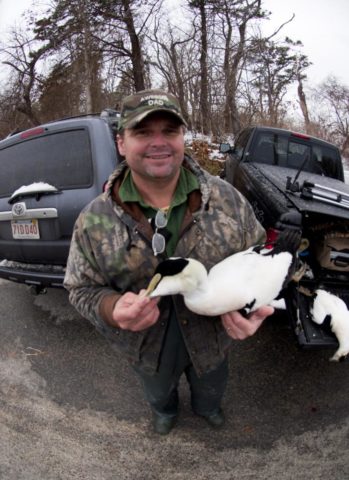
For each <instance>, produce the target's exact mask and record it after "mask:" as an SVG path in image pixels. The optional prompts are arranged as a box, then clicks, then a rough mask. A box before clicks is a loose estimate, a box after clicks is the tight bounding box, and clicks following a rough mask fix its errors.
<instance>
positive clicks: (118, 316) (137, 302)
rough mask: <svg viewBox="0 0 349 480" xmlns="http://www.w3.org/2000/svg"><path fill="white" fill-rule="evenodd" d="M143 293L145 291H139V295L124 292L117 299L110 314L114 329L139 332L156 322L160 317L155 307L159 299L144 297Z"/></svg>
mask: <svg viewBox="0 0 349 480" xmlns="http://www.w3.org/2000/svg"><path fill="white" fill-rule="evenodd" d="M144 293H145V290H141V291H140V292H139V294H136V293H133V292H126V293H125V294H124V295H122V296H121V297H120V298H119V300H118V301H117V302H116V304H115V306H114V309H113V314H112V322H113V324H114V326H115V327H119V328H121V329H122V330H131V331H132V332H139V331H141V330H145V329H146V328H148V327H151V326H152V325H154V323H156V322H157V320H158V318H159V315H160V311H159V308H158V306H157V303H158V300H159V299H156V298H149V297H146V296H145V295H144Z"/></svg>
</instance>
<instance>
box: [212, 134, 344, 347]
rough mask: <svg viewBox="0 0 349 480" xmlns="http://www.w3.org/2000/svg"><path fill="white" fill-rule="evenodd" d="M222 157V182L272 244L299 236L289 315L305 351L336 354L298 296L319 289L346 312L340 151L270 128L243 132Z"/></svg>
mask: <svg viewBox="0 0 349 480" xmlns="http://www.w3.org/2000/svg"><path fill="white" fill-rule="evenodd" d="M221 152H223V153H227V158H226V163H225V178H226V180H227V181H228V182H230V183H232V184H233V185H234V186H235V187H236V188H237V189H238V190H239V191H240V192H241V193H243V195H244V196H245V197H246V198H247V199H248V200H249V202H250V203H251V205H252V207H253V209H254V211H255V213H256V215H257V217H258V219H259V220H260V222H261V223H262V225H263V226H264V227H265V229H266V231H267V235H268V237H269V240H273V238H275V236H276V235H277V234H278V232H279V231H280V230H282V229H284V228H301V229H302V233H303V235H302V236H303V243H304V244H305V247H306V248H305V249H304V251H303V252H302V254H301V259H302V260H303V262H304V263H305V265H306V272H305V274H304V276H303V278H302V280H301V281H300V285H299V286H300V287H302V288H300V289H299V288H296V287H295V286H294V285H293V286H290V287H289V288H288V289H287V291H286V292H285V300H286V306H287V312H288V315H289V316H290V319H291V321H292V323H293V325H294V327H295V331H296V334H297V336H298V340H299V342H300V344H301V345H303V346H326V345H327V346H334V345H335V344H336V343H337V342H336V339H335V338H334V336H333V335H332V333H331V332H330V330H325V329H324V328H321V327H319V326H318V325H316V324H314V322H313V321H312V320H311V315H310V299H309V297H307V296H306V295H304V294H303V293H301V291H302V290H303V291H307V290H308V291H313V290H314V289H315V288H320V287H321V288H323V289H325V290H328V291H330V292H331V293H334V294H336V295H337V296H339V297H340V298H342V299H343V300H344V301H345V303H346V304H347V305H349V185H347V184H346V183H344V171H343V164H342V161H341V156H340V152H339V150H338V148H337V147H336V146H335V145H333V144H331V143H328V142H325V141H323V140H319V139H317V138H314V137H310V136H308V135H304V134H300V133H293V132H290V131H287V130H283V129H277V128H269V127H261V126H257V127H251V128H247V129H245V130H243V131H242V132H241V133H240V134H239V135H238V137H237V139H236V142H235V144H234V146H233V147H231V146H230V145H229V144H222V145H221Z"/></svg>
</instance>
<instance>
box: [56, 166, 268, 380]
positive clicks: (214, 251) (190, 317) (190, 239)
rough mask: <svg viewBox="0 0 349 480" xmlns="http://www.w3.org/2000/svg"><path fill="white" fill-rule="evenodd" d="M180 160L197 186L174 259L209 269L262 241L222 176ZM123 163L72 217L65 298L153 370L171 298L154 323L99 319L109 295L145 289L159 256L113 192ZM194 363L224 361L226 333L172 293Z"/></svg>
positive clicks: (134, 207) (201, 368) (147, 232)
mask: <svg viewBox="0 0 349 480" xmlns="http://www.w3.org/2000/svg"><path fill="white" fill-rule="evenodd" d="M184 162H185V163H184V165H185V166H186V167H187V168H190V169H191V171H192V172H193V173H194V174H195V175H196V176H197V178H198V180H199V184H200V191H198V190H196V191H194V192H192V193H191V194H190V195H189V198H188V207H187V212H186V214H185V217H184V220H183V224H182V228H181V232H180V236H179V240H178V243H177V247H176V250H175V255H174V256H178V257H192V258H196V259H197V260H199V261H200V262H202V263H203V264H204V265H205V266H206V268H207V269H210V268H211V267H212V266H213V265H215V264H216V263H218V262H219V261H220V260H222V259H223V258H225V257H227V256H229V255H231V254H233V253H235V252H238V251H240V250H244V249H246V248H248V247H249V246H251V245H253V244H256V243H259V242H261V241H263V240H264V235H265V233H264V230H263V228H262V227H261V225H260V224H259V223H258V221H257V220H256V218H255V216H254V213H253V211H252V208H251V206H250V205H249V204H248V203H247V202H246V200H245V199H244V198H243V197H242V195H241V194H240V193H239V192H237V191H236V190H235V189H234V188H233V187H232V186H231V185H229V184H228V183H227V182H225V181H223V180H222V179H220V178H218V177H215V176H212V175H210V174H208V173H207V172H206V171H204V170H202V169H201V168H200V167H199V166H198V165H197V164H196V163H195V162H194V161H193V160H192V159H191V158H189V157H186V158H185V160H184ZM125 169H126V165H125V164H124V163H122V164H120V165H119V166H118V168H117V169H116V170H115V171H114V172H113V174H112V175H111V177H110V178H109V182H108V188H107V190H106V192H105V193H103V194H102V195H100V196H99V197H97V198H96V199H95V200H94V201H92V202H91V203H90V204H89V205H88V206H87V207H86V208H85V209H84V210H83V211H82V212H81V214H80V216H79V217H78V219H77V221H76V224H75V228H74V233H73V238H72V242H71V247H70V253H69V258H68V263H67V270H66V276H65V287H66V288H67V289H68V290H69V292H70V295H69V298H70V302H71V303H72V304H73V305H74V306H75V308H76V309H77V310H78V311H79V312H80V313H81V315H82V316H84V317H85V318H87V319H88V320H90V321H91V322H92V323H93V324H94V325H95V327H96V328H97V329H98V330H99V331H100V332H101V333H102V334H103V335H105V337H106V338H107V339H108V340H109V341H110V342H111V344H112V345H113V346H114V347H115V348H117V349H118V351H120V352H122V353H123V354H124V355H125V356H126V357H127V358H128V360H129V361H130V362H131V363H132V364H134V365H137V366H138V368H141V369H143V370H144V371H145V372H148V373H152V372H154V371H156V369H157V366H158V361H159V355H160V351H161V346H162V342H163V339H164V335H165V332H166V326H167V322H168V319H169V313H170V308H171V305H172V304H171V301H170V300H169V298H168V297H164V298H162V299H161V302H160V303H159V308H160V312H161V315H160V318H159V320H158V322H157V323H156V324H155V325H153V326H152V327H150V328H148V329H146V330H144V331H141V332H131V331H127V330H122V329H118V328H113V327H111V326H110V325H109V324H108V323H106V322H105V321H104V319H103V315H102V314H101V310H102V309H101V305H103V302H104V301H105V300H106V299H107V297H108V296H109V297H110V298H112V299H113V304H114V303H115V301H116V300H117V299H118V298H119V296H120V295H122V294H123V293H125V292H126V291H133V292H136V293H137V292H139V290H140V289H142V288H146V287H147V285H148V282H149V280H150V278H151V277H152V274H153V272H154V269H155V267H156V265H157V263H158V262H159V261H160V260H161V258H159V257H161V256H158V257H155V256H154V255H153V252H152V248H151V238H152V235H153V231H152V228H151V226H150V224H149V222H148V220H147V219H146V218H145V216H144V215H143V213H142V210H141V209H140V207H139V206H138V204H133V203H132V204H130V203H123V202H122V201H121V199H120V198H119V197H118V186H119V185H120V183H121V181H122V178H123V174H124V172H125ZM172 301H173V306H174V308H175V311H176V315H177V319H178V322H179V325H180V328H181V331H182V334H183V338H184V341H185V344H186V346H187V349H188V352H189V354H190V356H191V359H192V362H193V365H194V368H195V369H196V371H197V373H198V375H201V374H203V373H205V372H207V371H209V370H211V369H213V368H215V367H216V366H217V365H218V364H219V363H220V362H222V360H223V359H224V357H225V355H226V353H227V350H228V348H229V347H230V345H231V339H230V337H228V335H227V334H226V333H225V330H224V328H223V326H222V322H221V319H220V318H219V317H205V316H199V315H196V314H194V313H192V312H190V311H189V310H188V309H187V308H186V307H185V305H184V302H183V298H182V297H181V296H180V295H176V296H174V297H173V299H172Z"/></svg>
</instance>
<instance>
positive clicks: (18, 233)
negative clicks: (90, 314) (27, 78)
mask: <svg viewBox="0 0 349 480" xmlns="http://www.w3.org/2000/svg"><path fill="white" fill-rule="evenodd" d="M117 118H118V113H117V112H115V111H113V110H111V109H107V110H105V111H103V112H102V114H101V115H98V116H97V115H89V116H81V117H75V118H67V119H63V120H59V121H54V122H50V123H46V124H44V125H40V126H38V127H35V128H32V129H30V130H25V131H22V132H19V133H16V134H14V135H11V136H9V137H8V138H6V139H4V140H2V141H0V164H1V176H0V278H5V279H7V280H11V281H15V282H20V283H25V284H27V285H29V286H30V287H31V289H32V291H33V293H39V292H41V291H43V290H45V288H46V287H63V279H64V273H65V265H66V261H67V256H68V252H69V245H70V240H71V234H72V231H73V226H74V223H75V220H76V218H77V216H78V214H79V212H80V211H81V210H82V208H83V207H84V206H85V205H86V204H87V203H89V202H90V201H91V200H92V199H93V198H95V197H96V196H97V195H99V194H100V193H101V192H102V191H103V187H104V185H105V183H106V181H107V179H108V177H109V175H110V173H111V172H112V171H113V170H114V168H115V166H116V165H117V163H118V162H119V161H120V158H119V156H118V153H117V149H116V146H115V128H116V124H117Z"/></svg>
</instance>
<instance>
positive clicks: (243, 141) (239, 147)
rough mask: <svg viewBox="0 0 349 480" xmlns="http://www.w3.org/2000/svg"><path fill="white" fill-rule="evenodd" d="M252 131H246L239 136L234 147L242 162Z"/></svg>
mask: <svg viewBox="0 0 349 480" xmlns="http://www.w3.org/2000/svg"><path fill="white" fill-rule="evenodd" d="M250 134H251V129H246V130H244V131H243V132H241V134H240V135H239V136H238V138H237V139H236V143H235V145H234V154H235V155H236V156H237V157H238V159H239V160H241V158H242V155H243V153H244V150H245V148H246V145H247V142H248V139H249V138H250Z"/></svg>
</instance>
